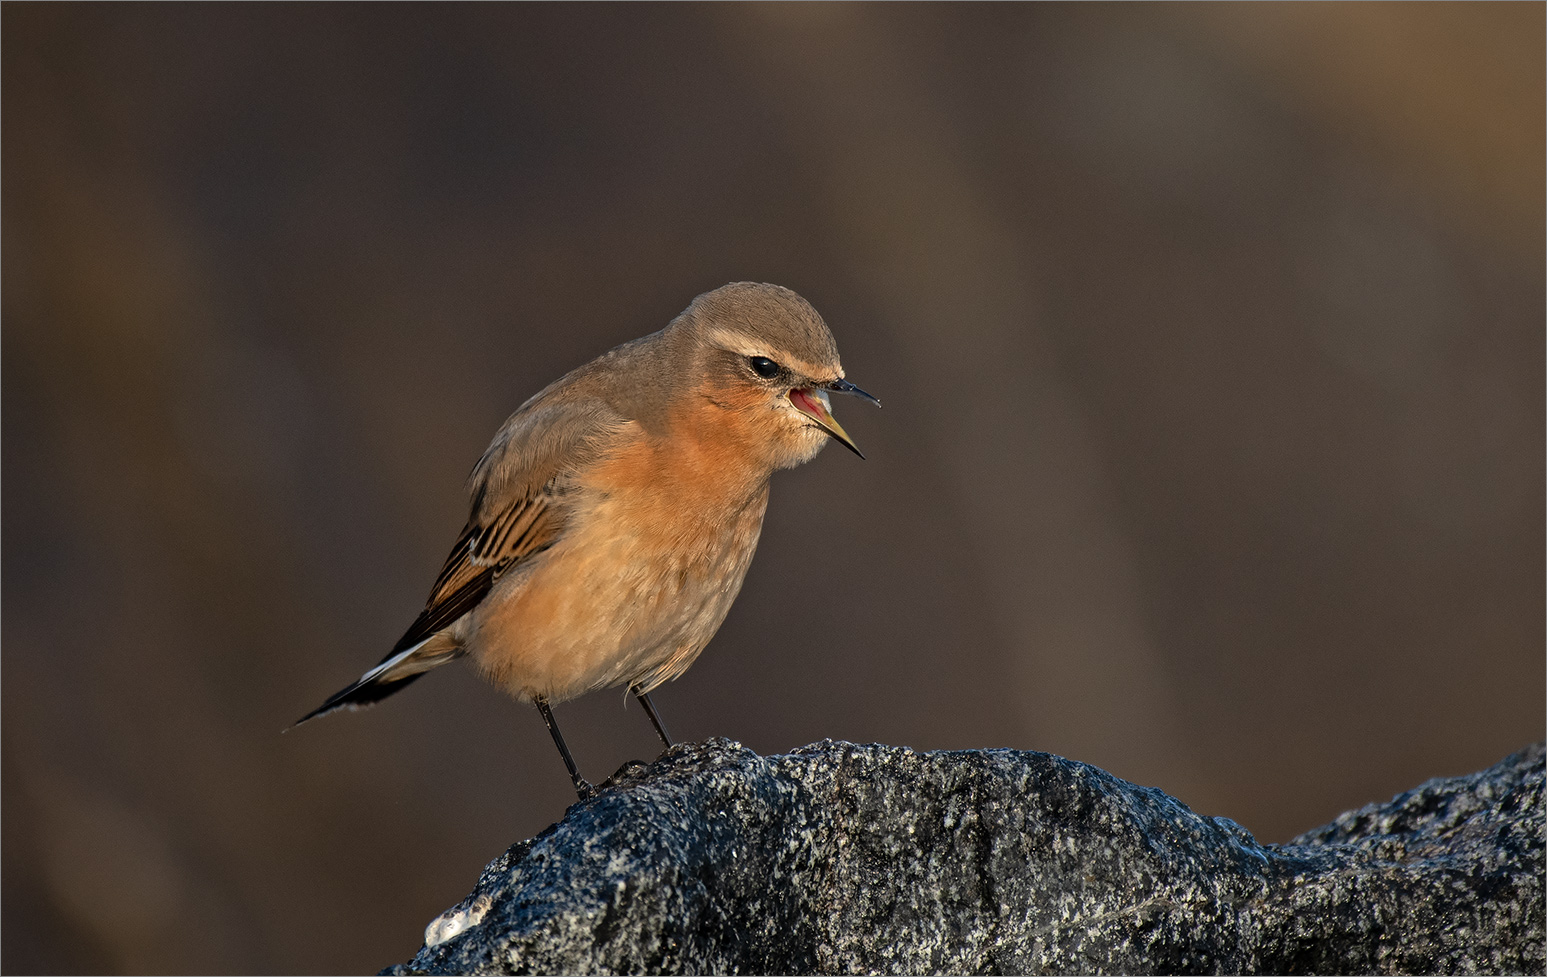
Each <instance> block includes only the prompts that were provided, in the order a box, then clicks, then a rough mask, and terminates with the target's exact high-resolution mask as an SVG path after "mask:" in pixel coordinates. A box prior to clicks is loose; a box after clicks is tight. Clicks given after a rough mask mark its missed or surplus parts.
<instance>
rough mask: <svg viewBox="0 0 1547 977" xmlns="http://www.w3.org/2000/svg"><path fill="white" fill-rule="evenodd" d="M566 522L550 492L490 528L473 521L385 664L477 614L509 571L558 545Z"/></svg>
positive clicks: (525, 501) (498, 517)
mask: <svg viewBox="0 0 1547 977" xmlns="http://www.w3.org/2000/svg"><path fill="white" fill-rule="evenodd" d="M561 523H562V520H561V519H560V518H559V517H558V513H557V512H556V511H555V510H554V509H553V507H551V506H549V505H548V495H547V493H542V494H539V495H537V496H536V497H533V498H525V499H518V500H516V501H515V503H514V504H512V505H511V506H509V507H508V508H506V509H505V510H504V511H503V512H500V513H498V514H496V516H495V518H494V519H493V521H491V522H489V523H488V524H487V525H482V526H480V525H478V524H477V523H475V522H469V523H468V524H467V526H466V528H464V529H463V530H462V534H461V535H460V536H458V537H457V542H456V545H455V546H453V547H452V548H451V554H450V555H449V556H447V557H446V565H445V566H443V567H442V568H441V571H440V576H438V577H436V578H435V586H434V588H433V589H432V590H431V591H430V599H429V601H428V602H427V603H426V604H425V607H424V610H423V611H422V612H421V613H420V614H419V617H418V618H417V619H416V620H415V621H414V623H413V624H412V625H410V626H409V628H408V630H407V632H405V633H404V634H403V637H402V638H400V639H399V640H398V643H397V644H396V645H394V646H393V648H392V651H391V652H390V653H388V655H387V657H386V658H383V659H382V661H387V660H388V659H390V658H392V656H393V655H396V654H399V653H400V652H403V651H406V650H408V649H409V648H412V647H413V646H414V645H416V644H418V643H419V642H421V641H423V640H425V639H426V638H428V637H430V636H431V635H433V634H434V633H435V632H437V631H439V630H441V629H442V628H445V627H449V626H450V625H451V623H452V622H454V621H455V620H456V619H457V618H459V617H461V616H462V615H463V614H466V613H467V612H468V611H470V610H472V609H473V607H475V606H476V605H477V604H478V602H479V601H481V600H483V598H484V596H485V595H486V594H488V592H489V588H490V587H493V586H494V581H495V580H497V579H498V578H499V576H500V575H501V574H503V573H504V572H505V571H506V570H509V569H510V568H511V567H512V566H515V565H516V564H518V563H520V562H521V561H522V560H526V559H530V558H531V557H533V556H536V555H537V554H538V553H541V552H542V551H543V550H545V549H547V548H548V547H550V546H552V545H553V544H554V542H556V541H557V539H558V536H559V533H560V531H561V529H562V525H561Z"/></svg>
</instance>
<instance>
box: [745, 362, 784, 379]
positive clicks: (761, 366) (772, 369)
mask: <svg viewBox="0 0 1547 977" xmlns="http://www.w3.org/2000/svg"><path fill="white" fill-rule="evenodd" d="M747 365H748V366H750V367H752V372H753V373H756V374H757V375H758V376H760V377H762V378H763V379H764V380H772V379H773V378H774V377H776V376H778V375H779V364H777V363H775V362H774V361H773V360H771V359H769V358H768V357H766V356H752V357H749V358H748V359H747Z"/></svg>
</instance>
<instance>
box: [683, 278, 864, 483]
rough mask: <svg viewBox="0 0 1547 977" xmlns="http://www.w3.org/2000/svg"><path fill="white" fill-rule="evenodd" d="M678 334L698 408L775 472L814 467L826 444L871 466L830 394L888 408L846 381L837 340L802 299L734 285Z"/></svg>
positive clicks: (717, 293)
mask: <svg viewBox="0 0 1547 977" xmlns="http://www.w3.org/2000/svg"><path fill="white" fill-rule="evenodd" d="M670 328H671V330H673V331H676V332H678V334H679V338H680V339H681V340H682V341H683V343H684V347H683V348H684V353H685V354H686V355H688V356H689V357H690V358H691V359H692V361H693V365H692V367H691V374H692V376H694V377H696V378H697V387H696V389H694V390H693V391H692V392H691V395H690V396H691V397H693V398H694V401H695V402H694V403H693V404H692V405H691V406H692V409H693V410H694V411H696V412H698V413H699V414H700V415H701V416H707V418H708V419H709V423H712V424H715V425H716V426H717V427H719V428H721V430H722V436H724V437H727V438H731V439H734V440H735V441H737V442H739V443H741V444H742V446H743V448H744V450H745V451H747V452H749V453H751V454H753V455H755V456H757V457H758V459H759V460H760V461H761V462H762V463H763V464H765V465H766V466H767V467H768V468H769V469H770V470H772V469H777V468H792V467H794V466H795V465H799V464H801V463H803V462H807V461H810V460H811V459H812V458H814V457H816V454H817V452H819V451H821V450H822V448H823V447H824V446H825V445H826V444H827V440H828V438H832V439H834V440H836V441H838V442H839V443H841V444H842V445H843V446H844V447H846V448H848V449H849V450H850V451H852V452H854V453H855V454H856V455H859V456H860V457H861V458H863V457H865V456H864V455H863V454H861V453H860V450H859V448H858V447H857V446H856V445H855V444H854V440H853V439H852V438H850V437H849V435H848V433H847V432H846V431H844V429H843V427H842V425H840V424H839V423H838V421H837V419H836V418H834V417H833V413H832V403H831V400H830V399H829V394H830V393H843V394H851V395H853V396H856V397H862V398H864V399H866V400H869V401H871V402H872V403H874V404H875V405H876V406H878V407H879V406H880V404H881V402H880V401H879V400H876V398H874V397H872V396H870V394H867V393H865V391H863V390H861V389H860V388H858V387H856V386H855V385H854V384H852V383H850V382H849V381H848V380H846V379H845V378H844V375H843V366H842V364H840V363H839V362H838V346H837V344H836V343H834V342H833V334H832V333H831V332H830V331H829V330H828V328H827V324H826V323H825V322H823V321H822V317H821V316H820V315H818V314H817V311H816V309H813V308H812V307H811V304H810V303H809V302H807V301H806V300H805V299H803V298H801V297H800V296H799V295H796V294H795V293H794V292H792V291H790V290H789V289H787V288H782V287H780V286H778V285H762V284H756V283H753V282H735V283H732V284H730V285H726V286H723V287H721V288H717V289H715V290H714V291H712V292H705V293H704V294H703V295H700V296H699V297H698V298H696V299H694V300H693V304H692V305H690V306H688V308H687V310H686V311H684V312H683V313H682V315H680V316H678V317H677V319H676V320H675V321H674V322H673V323H672V325H671V327H670Z"/></svg>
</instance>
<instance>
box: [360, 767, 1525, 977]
mask: <svg viewBox="0 0 1547 977" xmlns="http://www.w3.org/2000/svg"><path fill="white" fill-rule="evenodd" d="M1543 758H1544V754H1543V748H1542V746H1541V745H1537V746H1534V747H1531V748H1528V749H1526V750H1523V751H1521V752H1520V753H1517V754H1515V755H1514V756H1511V757H1509V758H1508V759H1506V760H1504V761H1503V762H1501V763H1500V764H1498V765H1497V766H1495V767H1493V768H1491V769H1489V770H1486V771H1483V772H1482V773H1479V774H1475V775H1473V776H1470V777H1458V778H1453V779H1448V780H1433V781H1430V782H1429V783H1426V784H1424V785H1423V786H1421V787H1419V788H1417V789H1415V790H1412V791H1409V792H1407V793H1405V794H1402V795H1400V796H1398V797H1397V798H1395V799H1393V800H1392V801H1390V802H1389V803H1386V804H1381V805H1372V806H1370V807H1366V808H1363V809H1361V810H1359V811H1354V812H1352V813H1349V814H1345V815H1343V816H1342V817H1340V818H1338V819H1337V820H1336V821H1334V822H1333V823H1332V824H1330V825H1327V826H1326V827H1323V828H1319V829H1317V830H1315V831H1312V832H1310V833H1308V834H1306V835H1303V836H1302V837H1300V838H1298V839H1296V840H1295V842H1294V843H1292V844H1289V845H1260V844H1258V843H1257V842H1256V841H1255V840H1254V839H1253V838H1252V836H1251V835H1250V834H1248V833H1247V832H1246V831H1245V830H1244V829H1243V828H1241V827H1240V826H1239V825H1237V824H1235V823H1234V822H1232V821H1228V820H1226V819H1224V818H1209V817H1201V816H1199V815H1197V814H1194V813H1193V812H1192V811H1191V810H1189V809H1188V808H1187V806H1186V805H1184V804H1182V803H1181V802H1180V801H1177V800H1175V799H1174V798H1171V797H1168V796H1167V795H1166V794H1164V793H1162V792H1161V791H1159V790H1155V789H1153V788H1148V787H1138V786H1135V785H1133V784H1130V783H1127V782H1126V781H1122V780H1119V779H1117V778H1116V777H1113V776H1112V775H1110V774H1108V773H1105V772H1104V771H1101V770H1098V769H1096V768H1095V767H1091V766H1087V765H1085V764H1082V763H1075V762H1073V761H1070V760H1064V759H1061V758H1059V757H1055V756H1049V755H1047V754H1043V753H1025V752H1017V751H1011V750H985V751H968V752H957V753H918V752H915V751H913V750H909V749H903V748H898V747H889V746H856V745H854V744H850V743H835V742H831V741H824V742H822V743H818V744H815V745H813V746H810V747H807V748H805V749H803V750H798V751H796V752H794V753H791V754H788V755H786V756H772V757H761V756H758V755H757V754H755V753H753V752H751V751H750V750H747V749H745V748H743V747H742V746H740V745H739V744H736V743H731V742H728V741H725V740H711V741H709V742H707V743H701V744H682V745H679V746H677V747H674V748H673V749H672V750H670V751H669V752H668V753H667V754H666V755H665V756H663V757H662V758H661V759H660V760H658V761H656V762H655V763H654V764H651V765H649V766H648V767H646V766H642V765H634V766H631V767H628V768H625V769H624V770H623V771H620V773H619V774H618V775H617V776H615V777H614V778H613V779H612V780H611V781H609V782H608V783H607V784H605V785H604V789H603V791H602V793H601V794H600V795H599V796H597V797H595V798H593V799H591V800H588V801H585V802H582V803H580V804H576V805H575V806H574V807H572V808H570V810H569V812H568V814H567V815H566V817H565V818H564V820H563V821H561V822H559V823H558V824H556V825H554V826H553V827H551V828H549V829H548V830H547V831H545V832H543V833H542V834H541V835H539V836H538V837H536V838H534V839H532V840H530V841H526V842H522V843H520V844H518V845H515V846H514V847H512V848H511V849H510V850H509V851H507V852H506V853H505V854H504V855H502V856H501V857H500V858H498V859H496V860H495V861H494V862H493V863H492V864H490V865H489V866H488V868H486V869H485V870H484V873H483V876H482V878H480V879H479V881H478V885H477V887H476V889H475V890H474V891H473V893H472V894H471V895H470V896H469V897H468V898H467V899H466V900H465V901H464V902H463V903H462V904H461V905H459V906H457V907H456V908H454V909H452V910H448V911H447V913H445V914H444V915H442V916H441V917H440V918H439V919H437V920H436V921H435V922H434V923H432V924H431V926H430V928H429V930H428V931H427V932H426V939H427V941H428V943H429V944H430V945H426V946H425V948H424V949H422V950H420V952H419V954H418V955H417V956H416V957H414V959H413V960H412V961H410V962H409V963H408V964H407V965H405V966H402V967H397V968H393V970H391V971H388V972H389V973H402V974H408V973H625V972H639V973H644V972H660V973H856V972H872V973H938V972H946V973H952V972H956V973H1048V972H1062V973H1069V972H1077V973H1098V972H1105V973H1311V972H1319V973H1462V972H1473V973H1478V972H1497V973H1510V972H1513V973H1542V972H1543V970H1544V969H1547V935H1544V927H1543V914H1544V907H1543V893H1542V889H1543V882H1542V877H1543V869H1544V863H1543V847H1544V824H1543V817H1542V806H1541V803H1542V781H1543V762H1544V759H1543Z"/></svg>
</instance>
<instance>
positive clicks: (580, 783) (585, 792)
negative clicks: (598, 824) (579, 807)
mask: <svg viewBox="0 0 1547 977" xmlns="http://www.w3.org/2000/svg"><path fill="white" fill-rule="evenodd" d="M572 782H573V783H574V785H575V793H577V794H579V795H580V799H581V800H583V801H588V800H590V799H591V798H593V797H595V796H596V795H597V794H599V793H601V791H599V790H597V789H596V788H595V787H593V786H591V782H590V781H588V780H586V779H585V778H584V777H576V778H575V779H574V781H572Z"/></svg>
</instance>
